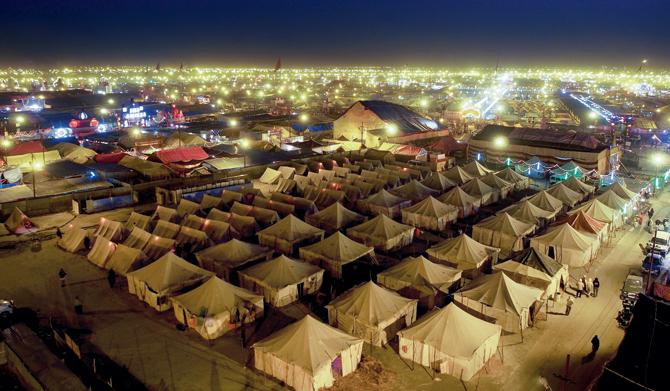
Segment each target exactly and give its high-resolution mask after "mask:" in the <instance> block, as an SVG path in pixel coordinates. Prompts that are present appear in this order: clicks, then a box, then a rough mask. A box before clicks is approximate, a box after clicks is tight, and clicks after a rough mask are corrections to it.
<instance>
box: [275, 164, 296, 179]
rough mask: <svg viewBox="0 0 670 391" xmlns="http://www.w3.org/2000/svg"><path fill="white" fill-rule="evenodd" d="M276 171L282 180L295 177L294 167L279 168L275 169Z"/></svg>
mask: <svg viewBox="0 0 670 391" xmlns="http://www.w3.org/2000/svg"><path fill="white" fill-rule="evenodd" d="M277 171H279V173H280V174H281V176H282V178H284V179H291V178H293V175H295V167H289V166H279V168H277Z"/></svg>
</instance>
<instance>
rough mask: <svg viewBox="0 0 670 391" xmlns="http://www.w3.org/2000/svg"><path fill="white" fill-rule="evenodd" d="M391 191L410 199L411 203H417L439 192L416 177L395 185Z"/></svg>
mask: <svg viewBox="0 0 670 391" xmlns="http://www.w3.org/2000/svg"><path fill="white" fill-rule="evenodd" d="M391 193H393V194H395V195H397V196H398V197H400V198H403V199H406V200H410V201H412V202H413V203H417V202H420V201H422V200H424V199H426V198H427V197H430V196H437V195H438V194H440V192H439V191H437V190H433V189H431V188H430V187H428V186H426V185H424V184H422V183H421V182H419V181H417V180H416V179H412V180H411V181H410V182H408V183H406V184H404V185H402V186H399V187H396V188H395V189H393V190H391Z"/></svg>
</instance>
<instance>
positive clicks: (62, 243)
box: [58, 225, 88, 253]
mask: <svg viewBox="0 0 670 391" xmlns="http://www.w3.org/2000/svg"><path fill="white" fill-rule="evenodd" d="M87 236H88V232H86V230H85V229H81V228H79V227H75V226H73V225H70V227H69V228H68V230H67V231H65V233H64V234H63V237H62V238H60V239H58V247H60V248H62V249H63V250H65V251H68V252H71V253H76V252H77V251H79V250H83V249H84V248H85V246H84V239H85V238H86V237H87Z"/></svg>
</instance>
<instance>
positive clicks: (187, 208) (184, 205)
mask: <svg viewBox="0 0 670 391" xmlns="http://www.w3.org/2000/svg"><path fill="white" fill-rule="evenodd" d="M199 210H200V204H198V203H195V202H193V201H189V200H187V199H186V198H182V199H181V200H180V201H179V204H178V205H177V216H179V218H180V219H183V218H185V217H186V216H188V215H192V214H195V213H196V212H198V211H199Z"/></svg>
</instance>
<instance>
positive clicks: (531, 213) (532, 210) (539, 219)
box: [498, 200, 556, 227]
mask: <svg viewBox="0 0 670 391" xmlns="http://www.w3.org/2000/svg"><path fill="white" fill-rule="evenodd" d="M498 213H507V214H509V215H510V216H512V217H514V218H515V219H517V220H521V221H525V222H527V223H531V224H535V225H537V226H538V227H540V226H543V225H544V224H545V223H546V222H547V221H551V220H552V219H554V218H555V217H556V212H554V211H549V210H546V209H542V208H540V207H538V206H535V205H533V204H532V203H531V202H530V201H528V200H522V201H519V202H518V203H516V204H514V205H512V206H510V207H509V208H506V209H503V210H501V211H500V212H498Z"/></svg>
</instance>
